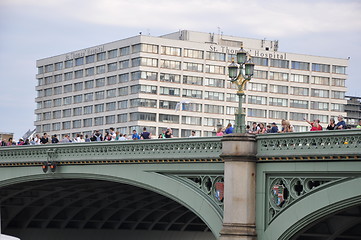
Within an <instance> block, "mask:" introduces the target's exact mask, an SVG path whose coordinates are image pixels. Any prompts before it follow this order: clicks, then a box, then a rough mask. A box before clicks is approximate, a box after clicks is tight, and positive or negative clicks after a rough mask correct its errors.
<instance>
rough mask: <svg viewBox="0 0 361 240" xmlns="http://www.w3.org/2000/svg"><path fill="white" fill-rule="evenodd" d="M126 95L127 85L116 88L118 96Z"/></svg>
mask: <svg viewBox="0 0 361 240" xmlns="http://www.w3.org/2000/svg"><path fill="white" fill-rule="evenodd" d="M126 95H128V87H121V88H118V96H126Z"/></svg>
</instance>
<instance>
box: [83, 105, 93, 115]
mask: <svg viewBox="0 0 361 240" xmlns="http://www.w3.org/2000/svg"><path fill="white" fill-rule="evenodd" d="M92 113H93V105H90V106H85V107H84V114H92Z"/></svg>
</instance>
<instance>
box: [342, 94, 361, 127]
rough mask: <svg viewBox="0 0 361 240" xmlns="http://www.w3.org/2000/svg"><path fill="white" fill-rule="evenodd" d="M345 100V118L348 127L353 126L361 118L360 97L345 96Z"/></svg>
mask: <svg viewBox="0 0 361 240" xmlns="http://www.w3.org/2000/svg"><path fill="white" fill-rule="evenodd" d="M346 100H347V104H346V105H345V112H346V114H347V116H346V118H345V120H346V123H347V126H348V127H350V128H354V127H356V126H357V125H358V124H359V122H360V120H361V97H353V96H346Z"/></svg>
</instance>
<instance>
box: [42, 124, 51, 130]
mask: <svg viewBox="0 0 361 240" xmlns="http://www.w3.org/2000/svg"><path fill="white" fill-rule="evenodd" d="M49 131H50V124H44V125H43V132H49Z"/></svg>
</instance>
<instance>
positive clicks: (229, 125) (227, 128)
mask: <svg viewBox="0 0 361 240" xmlns="http://www.w3.org/2000/svg"><path fill="white" fill-rule="evenodd" d="M225 133H226V134H230V133H233V127H232V123H228V125H227V127H226V131H225Z"/></svg>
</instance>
